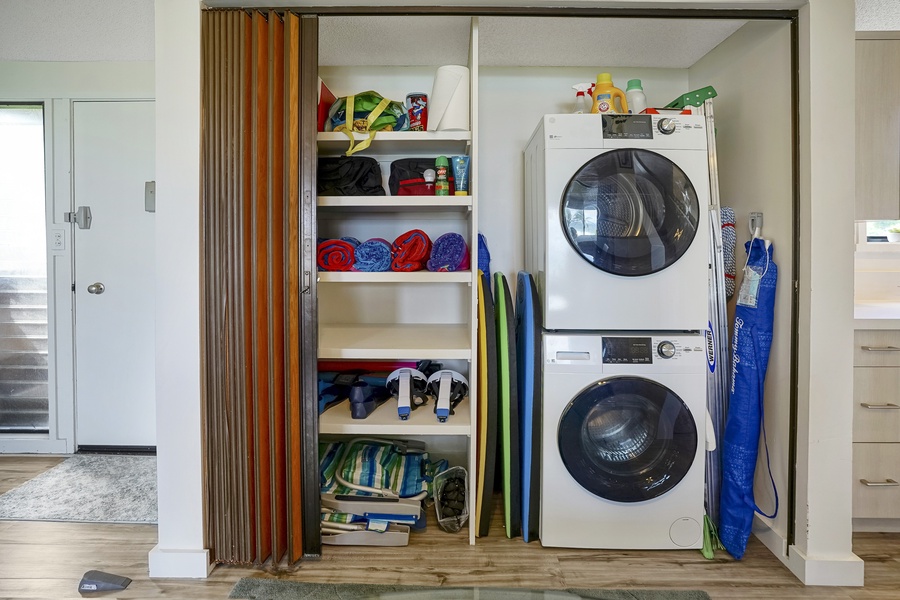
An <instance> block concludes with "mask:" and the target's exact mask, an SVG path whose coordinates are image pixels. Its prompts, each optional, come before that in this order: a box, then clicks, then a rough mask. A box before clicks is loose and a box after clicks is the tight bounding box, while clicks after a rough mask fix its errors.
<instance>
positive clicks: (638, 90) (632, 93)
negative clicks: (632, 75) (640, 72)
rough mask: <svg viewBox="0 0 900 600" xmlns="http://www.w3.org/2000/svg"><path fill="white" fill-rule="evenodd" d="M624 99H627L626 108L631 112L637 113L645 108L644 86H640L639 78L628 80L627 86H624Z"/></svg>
mask: <svg viewBox="0 0 900 600" xmlns="http://www.w3.org/2000/svg"><path fill="white" fill-rule="evenodd" d="M625 99H626V100H628V109H629V112H631V113H634V114H636V115H638V114H640V113H641V112H643V111H644V109H646V108H647V96H645V95H644V88H643V87H641V80H640V79H629V80H628V86H627V87H626V88H625Z"/></svg>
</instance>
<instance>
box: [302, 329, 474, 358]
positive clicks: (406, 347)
mask: <svg viewBox="0 0 900 600" xmlns="http://www.w3.org/2000/svg"><path fill="white" fill-rule="evenodd" d="M470 340H471V335H470V329H469V325H468V324H465V323H462V324H456V325H434V324H418V323H417V324H407V323H403V324H398V323H387V324H380V325H359V324H325V323H320V324H319V358H362V359H366V358H370V359H413V360H424V359H435V360H438V359H445V360H450V359H462V360H471V359H472V346H471V343H470Z"/></svg>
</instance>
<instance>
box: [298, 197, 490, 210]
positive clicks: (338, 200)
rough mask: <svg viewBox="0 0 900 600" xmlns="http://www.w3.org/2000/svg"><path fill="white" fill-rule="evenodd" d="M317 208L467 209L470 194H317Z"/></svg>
mask: <svg viewBox="0 0 900 600" xmlns="http://www.w3.org/2000/svg"><path fill="white" fill-rule="evenodd" d="M316 204H317V205H318V207H319V208H325V209H329V210H334V211H340V210H341V209H353V212H355V213H359V212H360V211H362V212H381V211H396V210H398V209H406V210H417V211H428V212H434V211H448V210H451V211H452V210H469V209H471V208H472V196H319V197H318V199H317V201H316Z"/></svg>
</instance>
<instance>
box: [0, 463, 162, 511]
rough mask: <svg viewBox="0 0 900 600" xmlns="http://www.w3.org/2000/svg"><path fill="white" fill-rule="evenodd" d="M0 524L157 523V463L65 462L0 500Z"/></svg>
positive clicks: (12, 490) (1, 497) (2, 496)
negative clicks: (52, 522) (28, 522)
mask: <svg viewBox="0 0 900 600" xmlns="http://www.w3.org/2000/svg"><path fill="white" fill-rule="evenodd" d="M0 520H11V521H73V522H85V523H87V522H91V523H156V457H155V456H118V455H117V456H111V455H102V454H78V455H75V456H72V457H71V458H67V459H66V460H64V461H63V462H61V463H60V464H58V465H57V466H55V467H53V468H52V469H49V470H47V471H45V472H43V473H41V474H40V475H38V476H37V477H35V478H34V479H30V480H28V481H26V482H25V483H23V484H22V485H20V486H19V487H17V488H13V489H11V490H10V491H8V492H6V493H5V494H3V495H0Z"/></svg>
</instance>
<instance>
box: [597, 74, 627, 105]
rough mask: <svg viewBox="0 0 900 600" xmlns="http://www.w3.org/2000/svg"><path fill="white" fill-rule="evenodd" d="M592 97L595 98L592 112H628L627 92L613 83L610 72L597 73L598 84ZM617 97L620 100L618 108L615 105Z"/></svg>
mask: <svg viewBox="0 0 900 600" xmlns="http://www.w3.org/2000/svg"><path fill="white" fill-rule="evenodd" d="M591 97H592V98H593V99H594V103H593V104H592V105H591V112H592V113H627V112H628V100H627V99H626V98H625V92H623V91H622V90H620V89H619V88H617V87H616V86H614V85H613V82H612V75H610V74H609V73H600V74H599V75H597V85H596V86H594V93H593V95H592V96H591ZM617 98H618V100H619V108H618V110H617V109H616V105H615V101H616V99H617Z"/></svg>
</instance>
